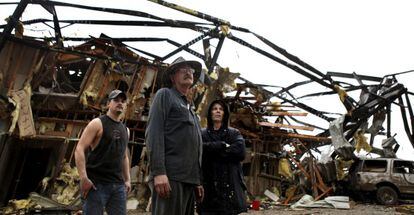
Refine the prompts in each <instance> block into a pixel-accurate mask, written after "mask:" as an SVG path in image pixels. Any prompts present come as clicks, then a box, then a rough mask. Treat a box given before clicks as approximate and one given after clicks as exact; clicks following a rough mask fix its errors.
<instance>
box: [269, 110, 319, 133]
mask: <svg viewBox="0 0 414 215" xmlns="http://www.w3.org/2000/svg"><path fill="white" fill-rule="evenodd" d="M307 115H308V113H305V112H287V111H272V112H270V116H307ZM312 130H313V129H312Z"/></svg>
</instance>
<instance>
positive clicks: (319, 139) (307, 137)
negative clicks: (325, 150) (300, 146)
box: [273, 132, 331, 142]
mask: <svg viewBox="0 0 414 215" xmlns="http://www.w3.org/2000/svg"><path fill="white" fill-rule="evenodd" d="M273 135H276V136H279V137H288V138H299V139H304V140H309V141H315V142H331V139H330V138H328V137H317V136H312V135H306V134H295V133H281V132H273Z"/></svg>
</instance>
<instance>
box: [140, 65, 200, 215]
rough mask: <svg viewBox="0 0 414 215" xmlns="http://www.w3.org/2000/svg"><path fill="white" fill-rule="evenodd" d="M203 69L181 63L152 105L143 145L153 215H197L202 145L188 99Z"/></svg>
mask: <svg viewBox="0 0 414 215" xmlns="http://www.w3.org/2000/svg"><path fill="white" fill-rule="evenodd" d="M200 73H201V64H200V63H199V62H197V61H186V60H185V59H184V58H182V57H179V58H178V59H176V60H175V61H174V62H173V63H172V64H171V65H170V66H169V67H168V68H167V70H166V71H165V72H164V82H165V83H164V85H165V86H167V87H168V88H162V89H160V90H158V91H157V93H156V95H155V96H154V100H153V102H152V104H151V108H150V113H149V119H148V124H147V130H146V133H145V142H146V144H147V148H148V153H149V164H150V178H149V185H150V188H151V191H152V199H151V201H152V202H151V203H152V205H151V210H152V214H157V215H161V214H168V215H194V203H195V201H196V198H197V200H198V201H202V198H203V196H204V190H203V188H202V187H201V186H200V184H201V183H200V172H201V169H200V167H201V156H202V139H201V127H200V124H199V121H198V117H197V115H196V114H195V113H194V111H193V110H192V109H191V102H189V101H188V99H187V95H188V94H189V92H190V88H191V87H192V86H193V83H195V82H196V81H197V79H198V78H199V76H200Z"/></svg>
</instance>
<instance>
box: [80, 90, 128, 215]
mask: <svg viewBox="0 0 414 215" xmlns="http://www.w3.org/2000/svg"><path fill="white" fill-rule="evenodd" d="M126 102H127V96H126V94H125V93H124V92H122V91H120V90H113V91H112V92H110V93H109V95H108V102H107V107H108V111H107V112H106V114H105V115H102V116H100V117H98V118H95V119H93V120H92V121H91V122H90V123H89V124H88V125H87V126H86V127H85V130H84V131H83V133H82V136H81V137H80V139H79V142H78V145H77V146H76V151H75V161H76V167H77V169H78V172H79V176H80V187H81V197H82V200H83V214H86V215H89V214H100V215H101V214H103V212H104V210H106V212H107V214H108V215H119V214H121V215H122V214H126V199H127V193H128V192H129V191H130V189H131V182H130V180H131V179H130V173H129V158H128V150H127V144H128V139H129V130H128V128H127V127H126V126H125V125H124V124H122V122H121V117H122V114H123V113H124V111H125V107H126Z"/></svg>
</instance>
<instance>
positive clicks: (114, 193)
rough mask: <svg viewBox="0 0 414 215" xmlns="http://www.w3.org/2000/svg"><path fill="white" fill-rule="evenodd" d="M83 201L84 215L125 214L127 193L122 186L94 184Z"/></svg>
mask: <svg viewBox="0 0 414 215" xmlns="http://www.w3.org/2000/svg"><path fill="white" fill-rule="evenodd" d="M95 186H96V190H95V189H93V188H92V189H91V190H90V191H89V193H88V195H87V196H86V199H84V201H83V214H84V215H102V214H103V212H104V210H106V213H107V214H108V215H123V214H126V198H127V196H126V195H127V193H126V190H125V185H124V184H95Z"/></svg>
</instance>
